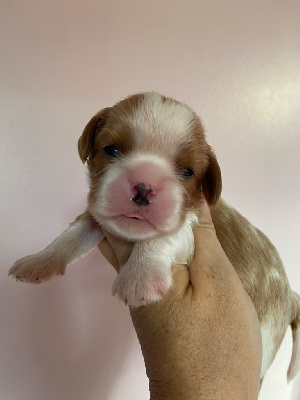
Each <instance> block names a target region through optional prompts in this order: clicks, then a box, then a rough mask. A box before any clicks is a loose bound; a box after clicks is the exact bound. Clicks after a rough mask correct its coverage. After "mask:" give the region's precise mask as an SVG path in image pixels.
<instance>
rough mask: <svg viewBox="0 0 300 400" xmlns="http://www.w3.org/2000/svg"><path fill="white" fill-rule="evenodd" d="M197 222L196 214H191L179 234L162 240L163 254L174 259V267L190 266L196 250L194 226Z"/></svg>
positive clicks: (172, 261) (161, 249) (161, 248)
mask: <svg viewBox="0 0 300 400" xmlns="http://www.w3.org/2000/svg"><path fill="white" fill-rule="evenodd" d="M197 222H198V218H197V216H196V214H195V213H190V214H188V215H187V218H186V220H185V222H184V224H183V226H182V227H181V228H180V229H179V230H178V231H177V232H175V233H173V234H172V235H168V236H164V237H162V238H161V240H160V246H159V247H160V251H161V254H162V255H164V254H167V253H169V255H170V256H171V258H172V260H171V263H172V265H174V264H186V265H189V264H190V262H191V260H192V258H193V254H194V248H195V245H194V233H193V226H195V225H196V224H197Z"/></svg>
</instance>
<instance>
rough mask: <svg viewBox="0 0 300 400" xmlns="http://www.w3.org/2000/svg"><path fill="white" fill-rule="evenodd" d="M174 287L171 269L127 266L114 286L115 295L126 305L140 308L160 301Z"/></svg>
mask: <svg viewBox="0 0 300 400" xmlns="http://www.w3.org/2000/svg"><path fill="white" fill-rule="evenodd" d="M171 286H172V273H171V269H170V268H165V269H157V267H151V266H149V265H148V266H146V267H144V268H143V267H142V266H139V267H138V268H135V267H134V266H130V265H129V264H128V263H127V264H125V265H124V266H123V267H122V268H121V271H120V273H119V275H118V277H117V279H116V280H115V282H114V284H113V295H115V294H118V296H119V297H120V298H121V300H123V301H124V303H125V304H128V305H129V306H131V307H140V306H142V305H146V304H149V303H152V302H154V301H158V300H160V299H161V298H162V296H163V295H164V294H165V293H166V292H167V291H168V290H169V288H170V287H171Z"/></svg>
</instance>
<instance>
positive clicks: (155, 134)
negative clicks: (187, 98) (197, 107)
mask: <svg viewBox="0 0 300 400" xmlns="http://www.w3.org/2000/svg"><path fill="white" fill-rule="evenodd" d="M194 118H195V114H194V112H193V111H192V110H191V109H190V108H189V107H187V106H185V105H183V104H182V103H178V102H173V101H170V99H168V100H167V102H165V103H164V102H163V99H162V97H161V95H160V94H159V93H156V92H150V93H146V94H145V96H144V99H143V101H142V103H141V105H140V110H139V112H138V113H135V115H134V118H133V119H132V120H131V121H130V123H131V126H132V129H133V133H134V138H135V143H136V146H137V148H140V147H144V145H145V143H146V144H148V143H149V142H150V141H151V142H152V143H155V142H156V141H157V140H159V144H160V146H163V147H164V148H165V149H166V150H167V151H166V152H165V153H166V154H168V153H170V152H171V153H170V154H171V155H172V156H173V155H174V154H175V153H176V151H177V144H178V142H179V141H181V142H182V141H183V142H184V141H188V140H190V130H191V129H190V127H191V124H192V122H193V119H194ZM149 139H150V140H149ZM153 139H154V140H153Z"/></svg>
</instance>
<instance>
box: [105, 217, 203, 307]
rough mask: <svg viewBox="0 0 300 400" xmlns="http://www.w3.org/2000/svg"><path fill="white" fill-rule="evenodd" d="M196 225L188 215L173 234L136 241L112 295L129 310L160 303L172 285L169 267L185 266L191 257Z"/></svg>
mask: <svg viewBox="0 0 300 400" xmlns="http://www.w3.org/2000/svg"><path fill="white" fill-rule="evenodd" d="M195 222H196V217H195V216H194V215H191V216H189V218H187V220H186V221H185V223H184V225H183V226H182V227H181V228H180V230H179V231H178V232H176V233H174V234H173V235H169V236H163V237H157V238H155V239H152V240H150V241H147V242H137V243H136V244H135V245H134V247H133V250H132V253H131V255H130V257H129V260H128V261H127V263H126V264H125V265H123V267H122V268H121V270H120V272H119V275H118V277H117V279H116V280H115V282H114V285H113V294H118V295H119V297H120V298H121V299H122V300H123V301H124V302H125V303H126V304H129V305H130V306H132V307H139V306H141V305H145V304H148V303H151V302H154V301H157V300H160V299H161V298H162V296H163V295H164V294H165V293H166V292H167V291H168V290H169V288H170V287H171V285H172V272H171V266H172V265H175V264H188V263H189V261H190V260H191V258H192V255H193V253H194V235H193V231H192V226H193V224H195Z"/></svg>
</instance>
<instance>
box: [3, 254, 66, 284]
mask: <svg viewBox="0 0 300 400" xmlns="http://www.w3.org/2000/svg"><path fill="white" fill-rule="evenodd" d="M65 269H66V265H65V264H64V263H63V262H62V261H60V260H58V259H56V258H55V257H54V256H53V255H52V254H51V253H48V252H44V251H41V252H40V253H37V254H32V255H30V256H27V257H24V258H21V259H20V260H18V261H16V262H15V263H14V265H13V266H12V267H11V268H10V270H9V271H8V275H9V276H13V277H14V278H15V279H16V280H17V281H20V282H27V283H43V282H45V281H47V280H49V279H51V278H52V277H53V276H55V275H64V273H65Z"/></svg>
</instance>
